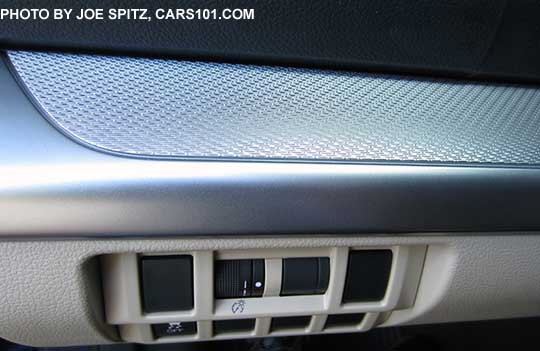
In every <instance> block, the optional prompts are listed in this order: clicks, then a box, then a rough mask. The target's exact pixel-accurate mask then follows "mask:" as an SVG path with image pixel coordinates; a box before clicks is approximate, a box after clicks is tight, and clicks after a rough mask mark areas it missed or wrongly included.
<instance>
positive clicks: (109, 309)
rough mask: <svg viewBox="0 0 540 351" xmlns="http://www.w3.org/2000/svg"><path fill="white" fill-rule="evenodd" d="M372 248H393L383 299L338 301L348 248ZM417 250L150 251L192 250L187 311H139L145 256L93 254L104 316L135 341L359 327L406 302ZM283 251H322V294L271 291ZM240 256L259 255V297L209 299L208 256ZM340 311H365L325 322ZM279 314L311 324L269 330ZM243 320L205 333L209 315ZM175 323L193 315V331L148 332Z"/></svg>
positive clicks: (418, 265) (419, 263)
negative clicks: (342, 321)
mask: <svg viewBox="0 0 540 351" xmlns="http://www.w3.org/2000/svg"><path fill="white" fill-rule="evenodd" d="M374 249H390V250H392V253H393V259H392V266H391V272H390V278H389V282H388V287H387V291H386V295H385V297H384V298H383V299H382V300H381V301H377V302H365V303H342V302H341V297H342V294H343V289H344V284H345V277H346V274H347V263H348V253H349V251H350V250H374ZM425 253H426V245H400V246H377V247H334V248H307V249H294V248H293V249H250V250H216V251H211V250H208V251H182V252H160V253H152V254H149V255H173V254H174V255H176V254H178V255H185V254H188V255H192V256H193V269H194V271H193V277H194V280H193V285H194V308H193V309H192V310H189V311H172V312H160V313H144V312H143V311H142V307H141V296H140V288H139V272H138V259H139V257H140V256H144V255H145V254H144V253H139V254H135V253H125V254H111V255H104V256H102V257H101V262H102V270H103V272H102V273H103V286H104V297H105V308H106V317H107V322H108V323H110V324H114V325H117V326H118V327H119V330H120V334H121V337H122V338H123V340H125V341H128V342H137V343H168V342H183V341H198V340H215V339H236V338H249V337H265V336H278V335H280V336H281V335H283V336H285V335H302V334H320V333H344V332H355V331H366V330H369V329H371V328H372V327H374V326H375V325H376V324H378V323H381V319H383V318H382V317H383V315H382V313H383V312H388V311H392V310H396V309H404V308H409V307H411V306H412V305H413V304H414V300H415V296H416V290H417V287H418V283H419V280H420V275H421V272H422V267H423V261H424V257H425ZM288 257H329V258H330V281H329V286H328V289H327V291H326V293H325V294H324V295H307V296H286V297H285V296H284V297H281V296H279V291H280V290H281V265H282V259H283V258H288ZM242 258H244V259H256V258H264V259H265V260H266V261H265V271H266V272H265V290H264V293H263V297H259V298H244V299H214V295H213V293H214V279H213V268H214V260H217V259H242ZM239 300H243V301H244V306H245V307H244V310H243V312H242V313H233V312H232V305H233V304H234V303H236V302H238V301H239ZM344 313H365V316H364V318H363V320H362V321H361V322H360V323H358V324H356V325H351V326H344V327H341V326H340V327H330V328H325V322H326V318H327V316H328V315H329V314H344ZM287 316H311V322H310V323H309V325H308V326H307V327H306V328H300V329H298V328H288V329H280V330H278V331H272V330H271V328H270V326H271V319H272V317H287ZM247 318H254V319H256V323H255V328H254V329H253V330H252V331H246V332H230V333H220V334H216V335H214V333H213V330H212V329H213V328H212V321H213V320H226V319H247ZM183 321H196V322H197V333H196V334H194V335H185V336H170V337H162V338H158V339H155V338H154V336H153V333H152V330H151V326H150V325H151V324H154V323H168V322H183Z"/></svg>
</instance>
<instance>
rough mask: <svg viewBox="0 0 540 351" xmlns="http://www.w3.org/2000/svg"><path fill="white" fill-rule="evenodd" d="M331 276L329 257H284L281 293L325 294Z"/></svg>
mask: <svg viewBox="0 0 540 351" xmlns="http://www.w3.org/2000/svg"><path fill="white" fill-rule="evenodd" d="M329 278H330V259H329V258H328V257H297V258H285V259H283V270H282V283H281V295H282V296H290V295H317V294H324V293H325V292H326V289H327V288H328V280H329Z"/></svg>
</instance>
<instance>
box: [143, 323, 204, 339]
mask: <svg viewBox="0 0 540 351" xmlns="http://www.w3.org/2000/svg"><path fill="white" fill-rule="evenodd" d="M152 331H153V333H154V338H156V339H157V338H163V337H166V336H183V335H195V334H197V322H171V323H161V324H153V325H152Z"/></svg>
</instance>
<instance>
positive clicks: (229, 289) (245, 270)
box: [214, 259, 265, 299]
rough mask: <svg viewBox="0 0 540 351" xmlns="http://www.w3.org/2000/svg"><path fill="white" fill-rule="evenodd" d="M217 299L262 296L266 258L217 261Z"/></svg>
mask: <svg viewBox="0 0 540 351" xmlns="http://www.w3.org/2000/svg"><path fill="white" fill-rule="evenodd" d="M214 275H215V282H214V286H215V297H216V298H217V299H228V298H239V297H261V296H262V295H263V292H264V278H265V277H264V259H256V260H219V261H216V262H215V266H214Z"/></svg>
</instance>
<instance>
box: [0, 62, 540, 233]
mask: <svg viewBox="0 0 540 351" xmlns="http://www.w3.org/2000/svg"><path fill="white" fill-rule="evenodd" d="M0 87H1V88H0V236H5V237H20V238H26V237H57V236H58V237H70V236H77V237H80V236H91V237H94V236H95V237H97V236H105V237H107V236H134V235H144V236H153V235H184V234H193V235H200V234H212V235H214V234H267V233H268V234H270V233H272V234H280V233H282V234H291V233H312V234H313V233H315V234H316V233H389V232H436V231H506V230H534V229H539V228H540V216H539V215H538V203H537V202H538V199H540V169H527V168H521V169H519V168H516V169H510V168H508V169H505V168H479V167H443V166H410V165H358V164H356V165H354V164H309V163H300V164H294V163H291V164H288V163H258V162H195V161H191V162H187V161H186V162H183V161H170V160H169V161H167V160H141V159H129V158H124V157H118V156H112V155H107V154H103V153H99V152H96V151H94V150H90V149H88V148H85V147H83V146H81V145H79V144H77V143H75V142H73V141H71V140H70V139H68V138H66V137H65V136H63V135H62V134H60V133H59V132H58V131H57V130H56V129H55V128H54V127H52V126H51V125H50V124H48V122H47V121H46V120H45V119H44V118H43V117H42V116H41V115H40V113H39V112H38V111H37V110H36V109H35V108H34V107H33V106H32V104H31V103H30V101H29V100H28V99H27V97H26V96H25V95H24V94H23V92H22V91H21V89H20V88H19V87H18V86H17V83H16V82H15V80H14V79H13V77H12V76H11V74H10V73H9V72H8V70H7V68H6V66H5V64H4V63H1V64H0Z"/></svg>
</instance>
